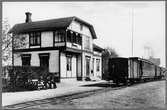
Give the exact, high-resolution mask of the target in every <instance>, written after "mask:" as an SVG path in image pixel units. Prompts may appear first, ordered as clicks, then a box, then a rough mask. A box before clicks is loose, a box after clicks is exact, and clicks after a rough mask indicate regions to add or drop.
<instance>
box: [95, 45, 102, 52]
mask: <svg viewBox="0 0 167 110" xmlns="http://www.w3.org/2000/svg"><path fill="white" fill-rule="evenodd" d="M93 50H96V51H100V52H102V51H103V50H104V49H103V48H101V47H99V46H98V45H96V44H93Z"/></svg>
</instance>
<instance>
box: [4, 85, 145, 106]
mask: <svg viewBox="0 0 167 110" xmlns="http://www.w3.org/2000/svg"><path fill="white" fill-rule="evenodd" d="M139 84H142V83H136V84H133V85H131V86H130V87H132V86H136V85H139ZM143 84H144V83H143ZM110 85H111V87H109V86H110ZM110 85H109V84H108V85H107V87H104V88H100V89H97V90H90V91H84V92H79V93H72V94H68V95H64V96H58V97H54V98H48V99H43V100H35V101H29V102H24V103H19V104H14V105H9V106H5V107H3V109H28V108H31V107H33V106H37V105H42V104H48V103H53V104H55V105H56V104H61V103H63V102H65V101H69V100H72V99H78V98H83V97H88V96H90V95H93V94H95V93H96V94H98V93H103V92H107V91H111V90H118V89H123V88H126V87H128V86H124V85H120V86H115V85H113V84H110ZM85 86H88V85H85ZM89 86H94V85H89Z"/></svg>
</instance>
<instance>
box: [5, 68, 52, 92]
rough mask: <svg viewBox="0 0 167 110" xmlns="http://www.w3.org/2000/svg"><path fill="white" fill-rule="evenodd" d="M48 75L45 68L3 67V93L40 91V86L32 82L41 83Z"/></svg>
mask: <svg viewBox="0 0 167 110" xmlns="http://www.w3.org/2000/svg"><path fill="white" fill-rule="evenodd" d="M48 75H49V72H48V69H47V68H45V67H35V66H14V67H12V66H6V67H3V77H2V80H3V82H2V84H3V88H2V90H3V92H6V91H24V90H35V89H38V86H37V84H34V83H32V80H33V79H37V80H38V81H40V80H41V78H43V79H46V77H47V76H48ZM6 76H7V77H6Z"/></svg>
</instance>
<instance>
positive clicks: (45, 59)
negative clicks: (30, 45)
mask: <svg viewBox="0 0 167 110" xmlns="http://www.w3.org/2000/svg"><path fill="white" fill-rule="evenodd" d="M39 58H40V67H47V68H49V53H40V54H39Z"/></svg>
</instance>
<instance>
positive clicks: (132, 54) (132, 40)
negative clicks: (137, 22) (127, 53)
mask: <svg viewBox="0 0 167 110" xmlns="http://www.w3.org/2000/svg"><path fill="white" fill-rule="evenodd" d="M131 14H132V26H131V27H132V33H131V34H132V57H133V39H134V38H133V37H134V33H133V31H134V8H133V7H132V12H131Z"/></svg>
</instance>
